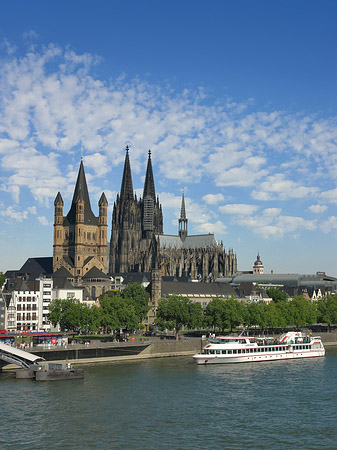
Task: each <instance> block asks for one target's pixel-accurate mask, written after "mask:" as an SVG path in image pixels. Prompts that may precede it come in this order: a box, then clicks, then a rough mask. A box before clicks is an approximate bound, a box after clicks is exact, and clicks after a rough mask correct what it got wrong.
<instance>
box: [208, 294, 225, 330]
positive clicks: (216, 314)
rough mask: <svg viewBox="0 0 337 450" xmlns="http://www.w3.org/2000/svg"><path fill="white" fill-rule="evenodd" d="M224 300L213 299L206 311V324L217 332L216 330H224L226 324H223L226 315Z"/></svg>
mask: <svg viewBox="0 0 337 450" xmlns="http://www.w3.org/2000/svg"><path fill="white" fill-rule="evenodd" d="M224 302H225V301H224V300H223V299H221V298H214V299H212V300H211V301H210V302H209V303H208V305H207V306H206V309H205V317H204V319H205V323H206V325H207V326H210V327H212V328H213V331H215V329H216V328H219V329H220V330H222V331H223V330H224V328H225V326H226V324H225V323H224V322H223V315H224Z"/></svg>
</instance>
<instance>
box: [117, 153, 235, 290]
mask: <svg viewBox="0 0 337 450" xmlns="http://www.w3.org/2000/svg"><path fill="white" fill-rule="evenodd" d="M109 260H110V265H109V272H110V273H111V275H112V276H113V275H114V274H115V273H123V272H150V271H151V270H152V269H153V268H160V269H161V273H162V275H167V276H177V277H182V276H188V277H190V278H192V279H195V280H198V281H204V282H209V281H214V280H215V278H217V277H218V276H225V277H228V276H231V275H233V274H234V273H236V271H237V259H236V255H235V254H234V252H233V251H232V250H229V252H228V253H227V252H226V251H225V249H224V247H223V244H222V243H220V244H219V243H218V242H217V240H216V239H215V236H214V234H211V233H209V234H204V235H189V234H188V219H187V217H186V209H185V198H184V194H183V195H182V203H181V212H180V218H179V219H178V234H177V235H166V234H164V233H163V213H162V207H161V204H160V203H159V198H158V197H156V194H155V185H154V177H153V170H152V162H151V152H150V151H149V155H148V162H147V169H146V176H145V183H144V190H143V197H142V198H139V199H137V196H136V195H135V194H134V191H133V184H132V175H131V166H130V158H129V149H128V147H127V148H126V156H125V164H124V171H123V179H122V185H121V191H120V194H119V195H117V199H116V202H115V203H114V207H113V214H112V231H111V240H110V257H109Z"/></svg>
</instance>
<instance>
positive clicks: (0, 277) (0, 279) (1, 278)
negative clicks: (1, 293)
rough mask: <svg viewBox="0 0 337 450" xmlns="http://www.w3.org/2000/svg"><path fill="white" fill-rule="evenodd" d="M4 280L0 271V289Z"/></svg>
mask: <svg viewBox="0 0 337 450" xmlns="http://www.w3.org/2000/svg"><path fill="white" fill-rule="evenodd" d="M5 280H6V277H5V275H4V274H3V273H2V272H0V289H1V288H2V286H3V284H4V282H5Z"/></svg>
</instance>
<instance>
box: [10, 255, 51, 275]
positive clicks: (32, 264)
mask: <svg viewBox="0 0 337 450" xmlns="http://www.w3.org/2000/svg"><path fill="white" fill-rule="evenodd" d="M18 273H20V274H28V277H29V280H35V279H36V278H38V277H39V276H40V275H51V274H52V273H53V258H52V257H44V258H28V259H27V261H26V262H25V263H24V265H23V266H22V267H21V269H20V270H19V271H18Z"/></svg>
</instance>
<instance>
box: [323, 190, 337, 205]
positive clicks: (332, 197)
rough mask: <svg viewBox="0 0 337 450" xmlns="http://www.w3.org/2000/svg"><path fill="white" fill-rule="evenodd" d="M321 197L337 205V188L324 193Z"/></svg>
mask: <svg viewBox="0 0 337 450" xmlns="http://www.w3.org/2000/svg"><path fill="white" fill-rule="evenodd" d="M320 197H321V198H322V199H323V200H325V201H327V202H330V203H337V188H335V189H331V190H329V191H325V192H322V193H321V195H320Z"/></svg>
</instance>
